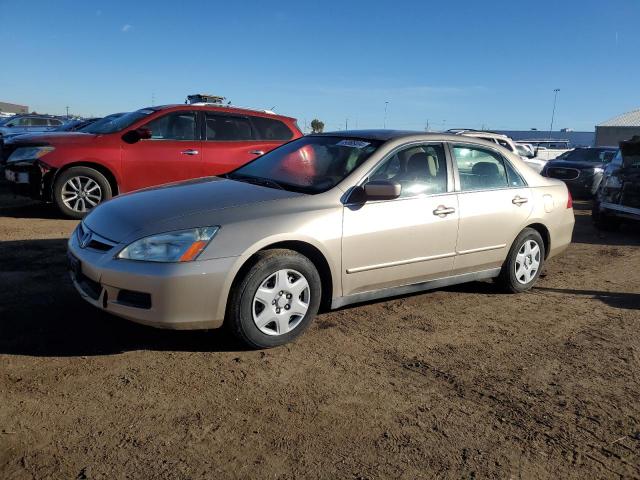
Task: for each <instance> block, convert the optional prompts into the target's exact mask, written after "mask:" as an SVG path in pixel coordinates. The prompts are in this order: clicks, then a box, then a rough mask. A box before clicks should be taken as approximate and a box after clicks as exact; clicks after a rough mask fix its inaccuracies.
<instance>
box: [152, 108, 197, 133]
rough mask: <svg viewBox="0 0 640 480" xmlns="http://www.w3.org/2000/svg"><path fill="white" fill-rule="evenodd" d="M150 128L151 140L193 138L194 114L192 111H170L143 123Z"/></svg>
mask: <svg viewBox="0 0 640 480" xmlns="http://www.w3.org/2000/svg"><path fill="white" fill-rule="evenodd" d="M145 127H146V128H148V129H149V130H151V139H152V140H195V139H196V138H197V136H196V114H195V113H194V112H172V113H168V114H166V115H163V116H162V117H160V118H156V119H155V120H152V121H150V122H149V123H147V124H146V125H145Z"/></svg>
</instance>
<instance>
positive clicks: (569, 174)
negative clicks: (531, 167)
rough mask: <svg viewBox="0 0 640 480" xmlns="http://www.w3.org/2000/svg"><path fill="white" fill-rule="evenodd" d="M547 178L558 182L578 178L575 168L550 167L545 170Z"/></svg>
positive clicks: (578, 171)
mask: <svg viewBox="0 0 640 480" xmlns="http://www.w3.org/2000/svg"><path fill="white" fill-rule="evenodd" d="M547 176H549V177H551V178H557V179H559V180H575V179H576V178H578V177H579V176H580V170H578V169H577V168H562V167H550V168H548V169H547Z"/></svg>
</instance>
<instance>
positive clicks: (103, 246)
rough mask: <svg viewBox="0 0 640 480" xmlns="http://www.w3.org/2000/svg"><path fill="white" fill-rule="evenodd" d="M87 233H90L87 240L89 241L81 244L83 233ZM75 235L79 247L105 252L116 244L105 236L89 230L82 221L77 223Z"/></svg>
mask: <svg viewBox="0 0 640 480" xmlns="http://www.w3.org/2000/svg"><path fill="white" fill-rule="evenodd" d="M87 234H91V238H90V240H89V243H87V244H86V245H84V246H83V245H82V241H83V239H84V238H85V235H87ZM76 235H77V239H78V244H79V245H80V248H89V249H91V250H98V251H100V252H107V251H109V250H111V249H112V248H113V247H115V246H116V244H115V243H112V242H110V241H109V240H107V239H106V238H103V237H101V236H100V235H98V234H96V233H94V232H92V231H91V230H89V229H88V228H87V227H86V226H85V225H84V223H82V222H81V223H80V224H79V225H78V228H77V230H76Z"/></svg>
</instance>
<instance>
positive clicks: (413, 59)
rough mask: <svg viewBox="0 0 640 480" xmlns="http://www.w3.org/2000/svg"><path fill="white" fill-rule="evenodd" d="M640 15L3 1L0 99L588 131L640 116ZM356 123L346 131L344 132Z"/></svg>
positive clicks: (314, 4) (93, 110)
mask: <svg viewBox="0 0 640 480" xmlns="http://www.w3.org/2000/svg"><path fill="white" fill-rule="evenodd" d="M639 20H640V1H638V0H606V1H605V0H601V1H595V0H581V1H578V0H574V1H561V0H555V1H546V0H541V1H535V2H533V1H529V2H523V1H514V0H510V1H487V0H485V1H484V2H479V1H477V0H456V1H451V2H443V1H439V2H435V1H428V0H422V1H417V0H415V1H403V0H397V1H394V2H390V1H387V2H375V1H372V0H369V1H360V0H342V1H332V0H327V1H322V2H320V1H313V0H305V1H295V2H294V1H281V2H279V1H276V0H272V1H243V0H233V1H209V2H207V1H191V0H182V1H158V0H156V1H153V2H151V1H149V2H147V1H136V2H133V1H115V0H112V1H91V0H85V1H79V0H78V1H69V0H57V1H55V2H54V1H47V0H42V1H41V0H26V1H18V0H0V25H1V27H0V45H2V49H1V51H2V67H0V68H1V70H0V100H2V101H7V102H14V103H21V104H27V105H29V106H30V107H31V108H32V109H35V110H37V111H42V112H50V113H64V111H65V106H67V105H69V107H70V111H71V112H74V113H78V114H84V115H103V114H107V113H111V112H115V111H125V110H133V109H137V108H140V107H144V106H147V105H150V104H151V102H152V96H153V99H154V101H155V104H164V103H180V102H182V101H184V98H185V96H186V94H188V93H194V92H200V91H204V92H211V93H216V94H220V95H224V96H226V97H227V98H229V99H230V100H232V102H233V103H235V104H237V105H248V106H254V107H259V108H271V107H275V110H276V111H277V112H279V113H282V114H287V115H291V116H294V117H296V118H298V119H299V123H300V125H301V126H302V125H304V123H305V120H306V122H310V121H311V120H312V119H313V118H314V117H317V118H320V119H321V120H323V121H324V122H325V124H326V128H327V129H331V130H333V129H338V128H344V125H345V121H348V126H349V128H355V127H356V126H357V127H359V128H380V127H382V125H383V122H384V109H385V101H388V102H389V104H388V112H387V120H386V124H387V127H394V128H405V129H424V128H425V126H426V124H427V121H428V122H429V126H430V128H431V129H435V130H439V129H443V128H450V127H460V126H465V127H472V128H480V127H482V126H484V127H486V128H493V129H528V128H531V127H536V128H539V129H547V128H548V127H549V121H550V117H551V109H552V106H553V89H554V88H560V89H561V91H560V94H559V97H558V108H557V112H556V121H555V125H556V127H558V128H562V127H569V128H574V129H576V130H592V129H593V126H594V125H595V124H596V123H598V122H600V121H603V120H606V119H607V118H609V117H612V116H615V115H617V114H618V113H622V112H624V111H627V110H631V109H633V108H638V107H639V106H640V88H639V85H640V63H639V62H638V61H637V52H638V51H640V29H639V28H638V21H639ZM347 119H348V120H347Z"/></svg>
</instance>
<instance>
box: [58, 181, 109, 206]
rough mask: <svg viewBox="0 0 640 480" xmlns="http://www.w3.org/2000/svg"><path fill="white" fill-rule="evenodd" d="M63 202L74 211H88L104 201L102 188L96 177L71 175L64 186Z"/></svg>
mask: <svg viewBox="0 0 640 480" xmlns="http://www.w3.org/2000/svg"><path fill="white" fill-rule="evenodd" d="M61 196H62V202H63V203H64V204H65V205H66V206H67V207H68V208H69V209H71V210H73V211H74V212H80V213H83V212H87V211H88V210H91V209H92V208H93V207H95V206H96V205H98V204H99V203H100V202H101V201H102V189H101V188H100V185H98V182H96V181H95V180H94V179H92V178H89V177H85V176H77V177H71V178H70V179H69V180H67V181H66V182H65V184H64V185H63V186H62V192H61Z"/></svg>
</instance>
